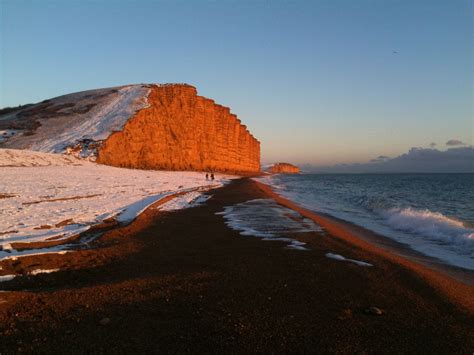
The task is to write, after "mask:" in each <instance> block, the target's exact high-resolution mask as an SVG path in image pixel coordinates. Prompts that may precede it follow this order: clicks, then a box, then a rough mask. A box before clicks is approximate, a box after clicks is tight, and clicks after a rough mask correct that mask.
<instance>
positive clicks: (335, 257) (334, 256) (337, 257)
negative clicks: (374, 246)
mask: <svg viewBox="0 0 474 355" xmlns="http://www.w3.org/2000/svg"><path fill="white" fill-rule="evenodd" d="M326 257H327V258H329V259H333V260H338V261H349V262H351V263H354V264H356V265H359V266H373V265H372V264H369V263H366V262H365V261H360V260H355V259H348V258H346V257H344V256H342V255H339V254H333V253H326Z"/></svg>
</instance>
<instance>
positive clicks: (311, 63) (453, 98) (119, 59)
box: [0, 0, 474, 165]
mask: <svg viewBox="0 0 474 355" xmlns="http://www.w3.org/2000/svg"><path fill="white" fill-rule="evenodd" d="M0 4H1V38H0V39H1V41H0V43H1V44H0V45H1V47H0V50H1V56H0V60H1V77H0V81H1V87H0V106H14V105H18V104H24V103H30V102H37V101H40V100H43V99H47V98H51V97H54V96H58V95H62V94H65V93H70V92H75V91H81V90H87V89H93V88H99V87H110V86H115V85H122V84H129V83H142V82H146V83H150V82H158V83H164V82H186V83H189V84H192V85H194V86H196V87H197V89H198V92H199V93H200V94H201V95H203V96H207V97H210V98H213V99H215V100H216V102H218V103H220V104H223V105H226V106H229V107H231V109H232V111H233V112H234V113H236V114H237V115H238V116H239V118H241V119H242V121H243V122H244V123H245V124H247V125H248V127H249V128H250V130H251V132H252V133H253V134H254V135H255V136H256V137H257V138H258V139H260V141H261V142H262V160H263V162H264V163H266V162H270V161H276V160H279V161H282V160H283V161H290V162H294V163H313V164H317V165H328V164H333V163H353V162H365V161H369V160H370V159H373V158H376V157H377V156H380V155H384V156H390V157H395V156H398V155H400V154H403V153H405V152H407V151H408V150H409V149H410V148H411V147H428V145H429V144H430V143H431V142H435V143H437V144H438V145H437V147H438V148H439V149H445V148H446V146H445V142H447V141H448V140H450V139H456V140H460V141H462V142H464V143H466V144H468V145H469V144H473V141H472V140H473V133H474V132H473V122H472V113H473V107H472V98H473V96H472V80H473V76H472V69H473V68H472V59H473V56H472V40H473V34H472V23H471V21H472V19H471V16H472V5H471V1H462V0H446V1H436V0H430V1H416V0H407V1H404V0H393V1H388V0H387V1H376V0H358V1H353V0H347V1H338V0H331V1H330V0H328V1H316V0H314V1H229V0H223V1H210V0H209V1H198V0H193V1H191V0H189V1H179V0H177V1H119V0H115V1H105V0H103V1H87V0H81V1H67V0H61V1H59V0H58V1H48V0H41V1H22V0H14V1H13V0H0ZM393 51H396V52H398V53H394V52H393Z"/></svg>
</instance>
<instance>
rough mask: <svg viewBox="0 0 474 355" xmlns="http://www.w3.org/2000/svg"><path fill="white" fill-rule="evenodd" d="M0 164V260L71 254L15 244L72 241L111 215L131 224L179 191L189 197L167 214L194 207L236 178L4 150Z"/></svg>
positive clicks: (55, 249) (56, 249) (168, 207)
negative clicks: (212, 178)
mask: <svg viewBox="0 0 474 355" xmlns="http://www.w3.org/2000/svg"><path fill="white" fill-rule="evenodd" d="M5 162H7V164H6V163H5ZM78 162H80V164H78ZM0 164H1V165H3V166H0V260H1V259H3V258H8V257H12V256H21V255H31V254H32V253H34V254H36V253H45V252H51V251H54V252H58V251H63V250H66V249H67V248H68V246H67V245H62V246H59V247H54V248H45V249H41V250H38V249H27V250H23V251H17V250H14V249H12V248H14V243H30V242H44V241H48V240H55V241H58V240H66V239H67V238H69V237H71V236H73V235H75V234H77V233H80V232H83V231H86V230H87V229H89V228H90V227H91V226H93V225H95V224H99V223H101V222H103V221H104V220H106V219H108V218H110V217H114V218H116V219H117V220H118V221H123V222H125V221H130V220H132V219H134V218H135V217H136V216H137V215H138V214H139V213H141V212H142V211H143V210H144V209H145V208H146V207H147V206H149V205H151V204H152V203H154V202H156V201H158V200H160V199H162V198H164V197H166V196H170V195H173V194H175V193H177V192H183V193H185V194H184V195H182V196H180V197H179V199H178V200H177V202H175V203H174V204H173V203H168V204H167V205H166V206H164V208H165V209H166V210H172V209H176V208H183V207H186V206H189V205H191V206H192V205H194V204H195V201H196V200H200V201H203V200H204V199H203V198H202V197H201V193H202V192H203V191H206V190H208V189H210V188H212V187H218V186H221V185H222V184H224V183H225V182H226V181H227V179H229V178H231V177H230V176H223V175H217V174H216V180H215V181H213V182H211V181H207V180H206V178H205V176H204V175H203V174H202V173H196V172H171V171H149V170H133V169H122V168H115V167H110V166H105V165H99V164H95V163H92V162H87V161H78V160H77V159H75V158H72V157H67V156H62V155H59V154H47V153H38V152H30V151H24V150H7V149H0ZM5 165H9V167H6V166H5ZM12 245H13V246H12Z"/></svg>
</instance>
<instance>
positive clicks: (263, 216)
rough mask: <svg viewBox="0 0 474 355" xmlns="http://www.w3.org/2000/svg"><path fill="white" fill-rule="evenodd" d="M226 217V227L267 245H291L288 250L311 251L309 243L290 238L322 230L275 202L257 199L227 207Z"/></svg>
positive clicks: (223, 214) (221, 213)
mask: <svg viewBox="0 0 474 355" xmlns="http://www.w3.org/2000/svg"><path fill="white" fill-rule="evenodd" d="M216 214H217V215H222V216H223V217H224V219H225V221H226V222H225V223H226V224H227V225H228V226H229V227H230V228H232V229H234V230H237V231H239V232H240V235H244V236H254V237H259V238H262V240H264V241H280V242H285V243H288V245H287V248H289V249H296V250H307V248H306V247H305V245H306V243H304V242H300V241H298V240H296V239H293V238H289V235H291V234H292V233H305V232H320V231H321V228H320V227H319V226H317V225H316V224H315V223H314V222H313V221H311V220H308V219H306V218H303V217H302V216H301V215H300V214H299V213H297V212H296V211H293V210H291V209H288V208H285V207H282V206H280V205H278V204H277V203H276V202H275V201H274V200H272V199H255V200H250V201H247V202H244V203H238V204H235V205H233V206H227V207H225V208H224V211H223V212H217V213H216Z"/></svg>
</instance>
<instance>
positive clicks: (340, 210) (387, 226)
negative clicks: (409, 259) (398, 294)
mask: <svg viewBox="0 0 474 355" xmlns="http://www.w3.org/2000/svg"><path fill="white" fill-rule="evenodd" d="M472 179H473V177H472V175H454V174H453V175H449V176H444V175H442V176H438V175H423V176H421V175H400V176H398V175H381V176H372V175H367V176H359V175H355V176H353V175H336V176H335V175H331V176H327V175H299V176H282V175H273V176H266V177H263V178H258V179H257V180H258V181H259V182H262V183H264V184H268V185H270V186H271V187H272V188H273V189H274V190H275V191H276V192H277V193H279V194H281V195H282V196H284V197H285V198H288V199H290V200H293V201H295V202H296V203H298V204H300V205H301V206H303V207H305V208H308V209H310V210H313V211H317V212H323V213H327V214H330V215H333V216H335V217H338V218H341V219H344V220H347V221H350V222H352V223H355V224H358V225H360V226H363V227H365V228H367V229H369V230H372V231H374V232H376V233H379V234H381V235H384V236H386V237H389V238H391V239H394V240H396V241H398V242H400V243H403V244H405V245H407V246H408V247H410V248H412V249H413V250H416V251H418V252H420V253H422V254H424V255H427V256H430V257H434V258H436V259H438V260H440V261H442V262H444V263H447V264H450V265H454V266H458V267H461V268H465V269H470V270H474V228H473V226H472V221H473V218H474V217H473V214H472V213H473V209H472V200H473V199H472V197H473V196H474V189H473V188H472V186H473V185H472ZM446 184H448V185H449V186H450V189H447V188H446ZM410 205H411V206H410ZM416 205H418V206H427V208H414V207H413V206H416ZM453 216H461V218H462V219H463V221H462V220H461V218H456V217H453ZM464 221H471V224H469V223H466V222H464Z"/></svg>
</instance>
